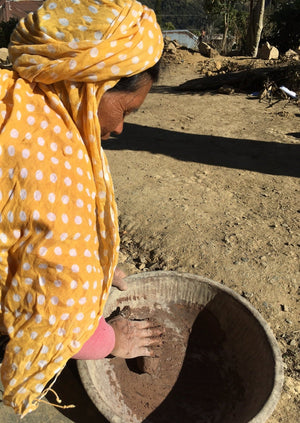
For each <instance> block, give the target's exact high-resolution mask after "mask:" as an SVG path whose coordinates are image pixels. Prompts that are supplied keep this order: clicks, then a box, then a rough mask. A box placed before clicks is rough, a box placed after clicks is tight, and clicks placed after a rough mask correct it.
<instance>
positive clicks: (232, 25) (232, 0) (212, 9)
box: [203, 0, 245, 53]
mask: <svg viewBox="0 0 300 423" xmlns="http://www.w3.org/2000/svg"><path fill="white" fill-rule="evenodd" d="M244 3H245V0H204V3H203V7H204V9H205V10H206V12H207V13H208V14H210V15H212V16H213V17H214V20H216V21H217V20H218V18H219V17H220V16H221V18H222V21H221V22H220V24H221V27H222V31H223V37H222V46H221V51H222V52H223V53H226V52H227V40H228V34H229V31H230V30H231V31H233V32H234V33H237V23H238V21H239V19H240V17H241V13H242V11H243V6H244Z"/></svg>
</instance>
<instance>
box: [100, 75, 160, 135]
mask: <svg viewBox="0 0 300 423" xmlns="http://www.w3.org/2000/svg"><path fill="white" fill-rule="evenodd" d="M151 86H152V81H151V79H150V78H149V79H148V78H147V79H146V80H145V82H144V83H143V84H142V85H141V86H140V87H139V88H138V89H137V90H136V91H134V92H126V91H106V93H105V94H104V95H103V97H102V99H101V101H100V105H99V109H98V117H99V121H100V126H101V139H103V140H107V139H108V138H109V137H110V135H111V134H112V133H113V134H117V135H118V134H121V133H122V131H123V124H124V118H125V116H127V115H129V114H130V113H132V112H136V111H137V110H138V109H139V107H140V106H141V105H142V104H143V102H144V100H145V98H146V96H147V94H148V92H149V90H150V88H151Z"/></svg>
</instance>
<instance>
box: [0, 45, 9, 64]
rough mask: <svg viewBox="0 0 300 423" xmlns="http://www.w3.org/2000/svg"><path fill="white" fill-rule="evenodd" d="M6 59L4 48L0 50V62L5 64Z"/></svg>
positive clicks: (6, 54) (6, 51) (5, 49)
mask: <svg viewBox="0 0 300 423" xmlns="http://www.w3.org/2000/svg"><path fill="white" fill-rule="evenodd" d="M7 58H8V50H7V48H5V47H2V48H0V61H3V62H6V61H7Z"/></svg>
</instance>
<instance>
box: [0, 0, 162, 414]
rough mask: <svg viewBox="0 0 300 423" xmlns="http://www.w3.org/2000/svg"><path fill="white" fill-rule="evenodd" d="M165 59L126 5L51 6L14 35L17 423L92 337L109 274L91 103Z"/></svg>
mask: <svg viewBox="0 0 300 423" xmlns="http://www.w3.org/2000/svg"><path fill="white" fill-rule="evenodd" d="M162 48H163V39H162V35H161V31H160V28H159V26H158V24H157V22H156V18H155V14H154V12H153V11H152V10H150V9H148V8H147V7H145V6H142V5H141V4H140V3H139V2H137V1H132V0H126V1H122V0H116V1H112V0H102V1H97V0H56V1H53V0H47V1H45V2H44V3H43V5H42V6H41V7H40V8H39V9H38V10H37V11H36V12H35V13H31V14H29V15H27V17H26V18H25V19H23V20H21V21H20V22H19V24H18V26H17V28H16V29H15V31H14V33H13V35H12V38H11V45H10V47H9V54H10V58H11V60H12V63H13V69H14V72H9V71H1V72H0V88H1V90H0V100H1V102H0V125H1V129H2V130H1V135H0V137H1V138H0V140H1V141H0V160H1V166H0V171H1V175H0V176H2V181H3V183H2V182H1V184H2V185H1V190H2V191H1V192H0V211H1V213H0V244H1V249H0V287H1V309H0V326H1V325H2V327H4V328H5V330H6V332H7V333H9V336H10V341H9V343H8V345H7V348H6V353H5V357H4V361H3V364H2V368H1V377H2V381H3V386H4V402H5V404H7V405H10V406H11V407H13V408H14V410H15V411H16V413H18V414H20V415H21V416H25V415H26V414H27V413H28V412H30V411H32V410H34V409H35V408H36V407H37V406H38V402H39V400H40V399H41V398H42V397H43V396H44V395H45V390H44V388H45V385H46V384H47V383H48V382H49V381H50V380H51V379H52V378H53V377H54V376H55V375H58V374H59V373H60V372H61V370H62V368H63V367H64V365H65V363H66V362H67V360H68V359H69V358H71V357H72V356H73V355H74V354H75V353H76V352H78V351H79V350H80V349H81V347H82V345H83V344H84V343H85V342H86V341H87V339H89V338H90V337H91V336H92V334H93V332H94V331H95V329H96V328H97V325H98V320H99V318H100V317H101V315H102V311H103V307H104V304H105V300H106V298H107V295H108V293H109V289H110V286H111V281H112V277H113V273H114V269H115V267H116V264H117V256H118V248H119V238H118V222H117V211H116V205H115V200H114V195H113V185H112V181H111V177H110V173H109V168H108V164H107V160H106V157H105V154H104V152H103V150H102V148H101V143H100V135H101V128H100V125H99V120H98V117H97V111H98V107H99V102H100V100H101V97H102V95H103V94H104V92H105V91H106V90H107V89H109V88H112V87H113V86H114V85H115V84H116V83H117V82H118V80H119V79H120V78H122V77H126V76H130V75H134V74H137V73H140V72H142V71H143V70H145V69H147V68H149V67H151V66H153V65H154V64H155V63H156V62H157V61H158V60H159V58H160V56H161V53H162ZM43 162H44V163H45V162H46V163H45V164H44V165H43ZM57 169H59V170H58V171H57ZM1 201H2V203H1Z"/></svg>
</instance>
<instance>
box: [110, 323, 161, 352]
mask: <svg viewBox="0 0 300 423" xmlns="http://www.w3.org/2000/svg"><path fill="white" fill-rule="evenodd" d="M109 324H110V325H111V326H112V328H113V329H114V331H115V348H114V349H113V351H112V354H113V355H115V356H117V357H122V358H134V357H138V356H143V355H145V356H147V357H150V356H155V355H156V353H157V348H159V347H160V346H161V344H162V334H163V332H164V330H163V328H162V327H161V326H159V325H157V323H154V322H151V321H150V320H147V321H143V320H142V321H137V320H128V319H125V318H123V317H121V316H118V317H116V318H114V319H112V320H111V321H110V322H109ZM155 350H156V351H155Z"/></svg>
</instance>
